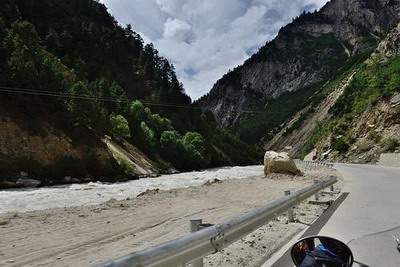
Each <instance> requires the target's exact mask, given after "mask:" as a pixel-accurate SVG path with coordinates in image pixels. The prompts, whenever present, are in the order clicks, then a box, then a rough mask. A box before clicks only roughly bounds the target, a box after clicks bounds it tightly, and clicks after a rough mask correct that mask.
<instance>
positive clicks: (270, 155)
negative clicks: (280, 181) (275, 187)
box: [264, 151, 303, 176]
mask: <svg viewBox="0 0 400 267" xmlns="http://www.w3.org/2000/svg"><path fill="white" fill-rule="evenodd" d="M264 173H265V175H266V176H268V175H269V174H271V173H283V174H291V175H303V174H302V172H301V171H300V170H299V169H298V168H297V166H296V164H295V163H294V161H293V160H292V159H291V158H290V157H289V155H288V153H285V152H281V153H277V152H275V151H267V152H266V153H265V156H264Z"/></svg>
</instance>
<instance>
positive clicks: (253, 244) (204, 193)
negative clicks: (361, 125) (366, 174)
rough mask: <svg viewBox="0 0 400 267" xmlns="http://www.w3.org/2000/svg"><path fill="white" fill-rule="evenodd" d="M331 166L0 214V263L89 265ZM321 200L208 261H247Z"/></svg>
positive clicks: (233, 210)
mask: <svg viewBox="0 0 400 267" xmlns="http://www.w3.org/2000/svg"><path fill="white" fill-rule="evenodd" d="M330 174H331V173H329V174H328V173H327V172H324V174H323V175H321V172H313V173H310V174H308V175H307V176H306V177H295V178H292V177H288V176H284V175H276V176H274V177H272V179H266V178H263V177H252V178H247V179H241V180H229V181H224V182H221V183H216V184H212V185H205V186H199V187H190V188H186V189H175V190H169V191H159V192H158V193H150V194H145V195H143V196H140V197H138V198H134V199H128V200H122V201H116V200H110V201H108V202H106V203H104V204H100V205H94V206H82V207H71V208H57V209H49V210H43V211H33V212H25V213H7V214H2V215H0V236H1V238H0V265H1V266H90V265H93V264H96V263H99V262H103V261H104V260H108V259H112V258H116V257H120V256H123V255H125V254H128V253H130V252H133V251H137V250H140V249H144V248H146V247H149V246H151V245H155V244H158V243H161V242H164V241H168V240H172V239H175V238H177V237H179V236H182V235H184V234H186V233H188V232H189V220H190V219H191V218H193V217H195V218H203V220H204V221H205V222H209V223H218V222H221V221H223V220H225V219H226V218H228V217H231V216H234V215H237V214H240V213H242V212H244V211H248V210H249V209H252V208H255V207H259V206H262V205H264V204H265V203H267V202H269V201H271V200H273V199H276V198H279V197H281V196H282V195H283V191H284V190H287V189H293V190H294V189H299V188H303V187H305V186H307V185H309V184H311V183H312V181H313V179H315V178H317V177H321V176H328V175H330ZM324 208H326V207H323V206H315V205H301V206H300V207H298V208H297V209H296V213H297V215H298V217H297V218H298V219H299V220H300V221H301V223H295V224H286V219H285V217H279V218H277V219H276V220H274V221H272V222H271V223H270V224H269V225H267V226H265V227H263V228H261V229H259V230H257V231H256V232H254V233H253V234H251V235H249V236H248V237H246V238H244V239H243V240H241V241H239V242H237V243H235V244H233V245H232V246H231V247H229V248H228V249H227V250H225V251H224V252H222V253H218V254H216V255H212V256H209V257H208V258H207V259H206V261H205V262H206V265H208V266H252V265H253V266H254V265H257V264H258V263H260V262H262V261H263V259H264V258H266V257H268V256H269V255H270V254H271V253H273V252H274V251H275V250H276V249H278V248H279V247H280V245H281V244H282V243H284V242H285V241H286V240H288V239H289V238H290V237H291V236H293V235H294V234H295V233H297V232H298V231H300V230H301V229H303V228H304V227H305V225H304V223H306V224H307V223H310V222H312V221H313V220H314V219H315V218H316V217H317V216H318V215H319V214H320V213H322V212H323V209H324Z"/></svg>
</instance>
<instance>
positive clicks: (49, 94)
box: [0, 86, 282, 114]
mask: <svg viewBox="0 0 400 267" xmlns="http://www.w3.org/2000/svg"><path fill="white" fill-rule="evenodd" d="M0 92H3V93H10V94H25V95H35V96H47V97H59V98H67V99H79V100H93V101H103V102H114V103H129V102H130V100H121V99H118V98H112V97H94V96H88V95H79V94H73V93H63V92H55V91H49V90H41V89H28V88H20V87H9V86H0ZM137 100H139V101H140V102H142V103H143V104H144V105H147V106H154V107H166V108H186V109H193V110H202V111H203V110H204V108H201V107H194V106H188V105H181V104H174V103H155V102H150V101H147V100H143V99H137ZM238 112H242V113H249V114H252V113H260V114H262V113H266V111H264V110H238ZM281 113H282V112H269V114H281Z"/></svg>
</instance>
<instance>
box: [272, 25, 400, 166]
mask: <svg viewBox="0 0 400 267" xmlns="http://www.w3.org/2000/svg"><path fill="white" fill-rule="evenodd" d="M399 77H400V24H399V25H397V26H396V27H394V29H393V30H392V31H390V32H389V34H388V35H387V36H386V37H385V38H384V39H383V40H382V41H381V42H380V43H379V45H378V47H377V49H376V50H375V51H374V52H373V53H372V54H371V55H370V56H369V57H368V59H367V60H365V61H363V62H359V63H358V64H354V65H353V67H352V68H350V69H349V70H348V71H347V72H345V73H343V74H342V75H340V76H339V77H337V78H334V79H332V80H331V81H329V82H328V83H326V84H325V85H324V86H323V88H324V90H326V91H327V92H329V93H328V94H327V95H326V96H325V97H324V99H323V100H322V101H321V102H320V104H318V105H317V106H316V108H312V107H311V106H307V107H306V108H305V109H303V110H300V111H299V112H297V113H296V114H295V115H294V116H293V117H292V118H290V119H289V120H287V122H286V123H285V124H284V125H283V126H282V129H281V131H280V132H278V133H277V134H276V135H275V136H274V138H273V139H271V140H270V141H269V142H267V144H266V146H265V148H266V149H276V150H279V149H282V148H284V147H287V148H288V149H289V150H290V152H291V153H292V155H293V156H297V157H299V156H305V155H306V154H307V153H309V152H310V151H311V150H312V152H311V153H310V154H309V155H308V156H307V159H309V160H311V159H320V160H332V161H350V162H356V163H367V162H377V161H378V160H379V158H380V155H381V154H382V153H387V152H398V151H399V147H400V120H399V118H400V79H399Z"/></svg>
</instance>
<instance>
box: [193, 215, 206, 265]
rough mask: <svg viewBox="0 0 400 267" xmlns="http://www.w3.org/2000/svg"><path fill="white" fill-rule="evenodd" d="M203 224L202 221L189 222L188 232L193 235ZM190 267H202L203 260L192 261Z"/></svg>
mask: <svg viewBox="0 0 400 267" xmlns="http://www.w3.org/2000/svg"><path fill="white" fill-rule="evenodd" d="M202 224H203V220H202V219H195V220H190V232H191V233H194V232H197V231H199V230H200V229H201V225H202ZM190 265H191V266H192V267H203V266H204V263H203V258H201V259H197V260H194V261H192V262H191V263H190Z"/></svg>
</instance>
